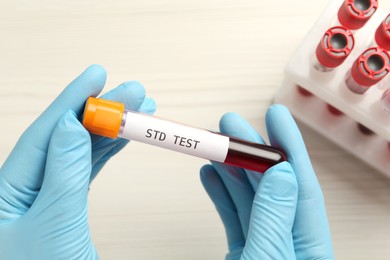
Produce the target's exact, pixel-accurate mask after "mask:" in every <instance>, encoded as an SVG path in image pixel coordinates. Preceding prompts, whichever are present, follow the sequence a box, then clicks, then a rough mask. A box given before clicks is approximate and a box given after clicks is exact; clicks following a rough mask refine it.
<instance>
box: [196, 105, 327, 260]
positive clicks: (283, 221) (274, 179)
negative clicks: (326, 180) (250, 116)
mask: <svg viewBox="0 0 390 260" xmlns="http://www.w3.org/2000/svg"><path fill="white" fill-rule="evenodd" d="M266 125H267V132H268V135H269V139H270V143H271V145H272V146H275V147H279V148H281V149H283V150H284V151H285V152H286V155H287V158H288V162H283V163H280V164H278V165H275V166H274V167H272V168H270V169H269V170H267V171H266V172H265V173H264V175H263V174H260V173H257V172H253V171H248V170H244V169H240V168H236V167H232V166H227V165H223V164H220V163H214V162H212V165H205V166H204V167H203V168H202V169H201V180H202V183H203V186H204V188H205V189H206V191H207V193H208V194H209V196H210V198H211V200H212V201H213V203H214V204H215V207H216V209H217V211H218V213H219V215H220V217H221V219H222V222H223V224H224V226H225V230H226V234H227V240H228V247H229V253H228V254H227V256H226V259H278V260H279V259H333V258H334V257H333V249H332V242H331V236H330V232H329V225H328V221H327V216H326V211H325V205H324V200H323V195H322V191H321V188H320V185H319V183H318V180H317V178H316V175H315V173H314V171H313V168H312V165H311V163H310V159H309V156H308V154H307V151H306V148H305V144H304V142H303V139H302V136H301V134H300V132H299V130H298V127H297V125H296V124H295V122H294V120H293V118H292V116H291V115H290V113H289V112H288V110H287V109H286V108H285V107H283V106H281V105H273V106H271V107H270V109H269V110H268V112H267V115H266ZM220 129H221V132H222V133H225V134H228V135H232V136H236V137H238V138H242V139H247V140H249V141H253V142H258V143H264V141H263V139H262V138H261V137H260V136H259V134H258V133H257V132H256V131H255V130H254V129H253V128H252V127H251V126H250V125H249V124H248V123H247V122H246V121H244V120H243V119H242V118H241V117H239V116H238V115H237V114H234V113H228V114H226V115H225V116H224V117H223V118H222V119H221V122H220Z"/></svg>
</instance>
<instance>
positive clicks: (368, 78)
mask: <svg viewBox="0 0 390 260" xmlns="http://www.w3.org/2000/svg"><path fill="white" fill-rule="evenodd" d="M389 71H390V55H389V54H388V53H387V52H386V51H385V50H384V49H382V48H380V47H373V48H369V49H367V50H365V51H364V52H363V53H362V54H361V55H360V56H359V57H358V58H357V59H356V61H355V62H354V63H353V65H352V68H351V69H350V70H349V72H348V73H347V75H346V79H345V83H346V84H347V86H348V88H349V89H350V90H351V91H352V92H354V93H356V94H363V93H365V92H366V91H367V90H368V89H369V88H370V87H371V86H373V85H375V84H377V83H378V82H379V81H381V80H382V79H383V78H385V77H386V75H387V74H388V73H389Z"/></svg>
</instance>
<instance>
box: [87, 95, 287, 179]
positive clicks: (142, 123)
mask: <svg viewBox="0 0 390 260" xmlns="http://www.w3.org/2000/svg"><path fill="white" fill-rule="evenodd" d="M83 125H84V127H85V128H86V129H87V130H88V131H89V132H91V133H93V134H97V135H102V136H105V137H109V138H116V137H121V138H125V139H129V140H130V139H131V140H134V141H139V142H143V143H148V144H151V145H155V146H159V147H162V148H166V149H170V150H173V151H177V152H181V153H185V154H188V155H193V156H196V157H201V158H204V159H207V160H211V161H216V162H221V163H226V164H230V165H234V166H238V167H242V168H245V169H249V170H253V171H258V172H265V171H266V170H267V169H268V168H270V167H272V166H273V165H275V164H277V163H280V162H282V161H285V160H286V156H285V154H284V153H283V152H282V151H281V150H279V149H277V148H274V147H271V146H268V145H262V144H257V143H252V142H248V141H244V140H241V139H237V138H233V137H230V136H226V135H222V134H220V133H215V132H211V131H208V130H204V129H199V128H194V127H190V126H186V125H182V124H179V123H175V122H172V121H168V120H164V119H161V118H158V117H155V116H151V115H146V114H142V113H139V112H133V111H129V110H127V109H125V106H124V104H122V103H118V102H113V101H108V100H104V99H100V98H93V97H90V98H88V100H87V103H86V105H85V110H84V117H83Z"/></svg>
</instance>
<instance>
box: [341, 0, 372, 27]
mask: <svg viewBox="0 0 390 260" xmlns="http://www.w3.org/2000/svg"><path fill="white" fill-rule="evenodd" d="M377 9H378V1H377V0H345V1H344V3H343V4H342V5H341V6H340V9H339V11H338V14H337V16H338V19H339V22H340V24H342V25H343V26H345V27H346V28H348V29H350V30H357V29H360V28H361V27H363V26H364V25H365V24H366V23H367V22H368V20H369V19H370V18H371V17H372V15H373V14H374V13H375V12H376V10H377Z"/></svg>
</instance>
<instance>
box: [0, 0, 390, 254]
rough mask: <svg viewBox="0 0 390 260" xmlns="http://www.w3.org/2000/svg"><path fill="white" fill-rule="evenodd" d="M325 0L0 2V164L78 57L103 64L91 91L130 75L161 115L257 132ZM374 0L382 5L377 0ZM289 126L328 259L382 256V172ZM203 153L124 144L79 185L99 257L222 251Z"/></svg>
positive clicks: (73, 71) (389, 221) (388, 201)
mask: <svg viewBox="0 0 390 260" xmlns="http://www.w3.org/2000/svg"><path fill="white" fill-rule="evenodd" d="M325 5H326V1H322V0H313V1H307V0H295V1H287V0H282V1H260V0H257V1H256V0H242V1H230V0H187V1H179V0H165V1H157V0H146V1H132V0H126V1H125V0H118V1H103V0H99V1H92V0H85V1H48V0H41V1H26V0H25V1H6V0H0V33H1V41H0V86H1V89H0V111H1V112H0V114H1V119H2V122H1V123H0V129H1V133H2V135H1V136H0V143H1V146H0V149H1V150H0V162H1V163H2V162H4V160H5V159H6V157H7V154H8V153H9V152H10V150H11V149H12V147H13V145H14V144H15V142H16V141H17V139H18V137H19V136H20V134H21V133H22V132H23V130H24V129H25V128H26V127H27V126H28V125H29V124H30V123H31V122H32V121H33V120H34V119H35V118H36V117H37V116H38V115H39V114H40V113H41V112H42V110H43V109H44V108H45V107H46V106H47V105H48V104H49V103H50V102H51V101H52V100H53V99H54V98H55V97H56V95H57V94H58V93H59V92H60V91H61V90H62V89H63V87H64V86H66V84H67V83H68V82H69V81H71V80H72V79H73V78H74V77H75V76H76V75H78V73H80V72H81V71H82V70H83V69H84V68H85V67H87V66H88V65H89V64H92V63H99V64H102V65H103V66H105V68H106V69H107V72H108V80H107V85H106V90H105V91H107V90H109V89H112V88H114V87H115V86H116V85H118V84H120V83H122V82H123V81H127V80H138V81H140V82H142V83H143V84H144V85H145V87H146V89H147V94H148V95H149V96H151V97H153V98H154V99H155V100H156V102H157V104H158V111H157V115H159V116H161V117H164V118H169V119H172V120H175V121H179V122H183V123H187V124H190V125H194V126H198V127H202V128H208V129H217V128H218V120H219V118H220V117H221V116H222V115H223V114H224V113H225V112H227V111H235V112H238V113H240V114H241V115H242V116H243V117H245V118H246V119H248V120H249V121H250V122H251V123H252V124H253V125H254V126H255V127H256V129H258V130H259V131H260V132H261V133H262V134H263V135H264V136H266V131H265V125H264V114H265V111H266V109H267V107H268V106H269V104H270V103H271V101H272V98H273V96H274V95H275V93H276V92H277V90H278V88H279V86H280V84H281V81H282V78H283V68H284V66H285V65H286V63H287V62H288V60H289V57H290V56H291V55H292V53H293V52H294V50H295V48H296V47H297V46H298V45H299V43H300V41H301V40H302V38H303V37H304V36H305V34H306V33H307V31H308V30H309V29H310V27H311V26H312V24H313V23H314V22H315V20H316V18H317V17H318V16H319V14H320V13H321V12H322V9H323V8H324V7H325ZM380 5H381V8H384V9H385V10H390V2H389V1H381V3H380ZM301 130H302V133H303V136H304V138H305V140H306V143H307V146H308V149H309V152H310V154H311V158H312V162H313V164H314V167H315V169H316V172H317V174H318V178H319V179H320V182H321V185H322V188H323V191H324V195H325V199H326V204H327V210H328V216H329V221H330V225H331V229H332V235H333V243H334V249H335V254H336V256H337V258H338V259H390V246H389V245H390V180H389V179H387V178H385V177H383V176H382V175H381V174H379V173H378V172H376V171H374V170H373V169H372V168H370V167H368V166H366V165H365V164H363V163H361V162H359V161H358V160H357V159H355V158H354V157H352V156H351V155H349V154H347V153H346V152H344V151H343V150H341V149H340V148H338V147H337V146H336V145H334V144H332V143H330V142H328V141H327V140H326V139H324V138H323V137H321V136H319V135H318V134H317V133H315V132H313V131H312V130H310V129H308V128H307V127H305V126H301ZM145 161H148V162H149V163H147V164H145ZM150 162H152V163H150ZM205 163H206V161H204V160H202V159H198V158H193V157H189V156H186V155H182V154H178V153H174V152H170V151H166V150H163V149H159V148H155V147H151V146H148V145H144V144H140V143H135V142H134V143H131V145H129V146H128V147H126V148H125V150H124V151H123V152H121V153H120V154H119V155H118V156H116V157H115V158H113V159H112V160H111V162H110V163H109V164H108V165H107V167H105V169H104V170H103V172H102V173H101V174H100V176H99V177H98V178H97V179H96V180H95V181H94V183H93V185H92V188H91V192H90V205H89V206H90V212H89V214H90V224H91V230H92V236H93V240H94V242H95V244H96V246H97V248H98V251H99V253H100V255H101V257H102V258H103V259H222V258H223V257H224V255H225V253H226V242H225V234H224V229H223V226H222V224H221V222H220V220H219V217H218V215H217V213H216V211H215V210H214V207H213V205H212V203H211V202H210V200H209V199H208V197H207V195H206V193H205V192H204V190H203V188H202V186H201V184H200V181H199V174H198V172H199V168H200V167H201V165H203V164H205Z"/></svg>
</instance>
